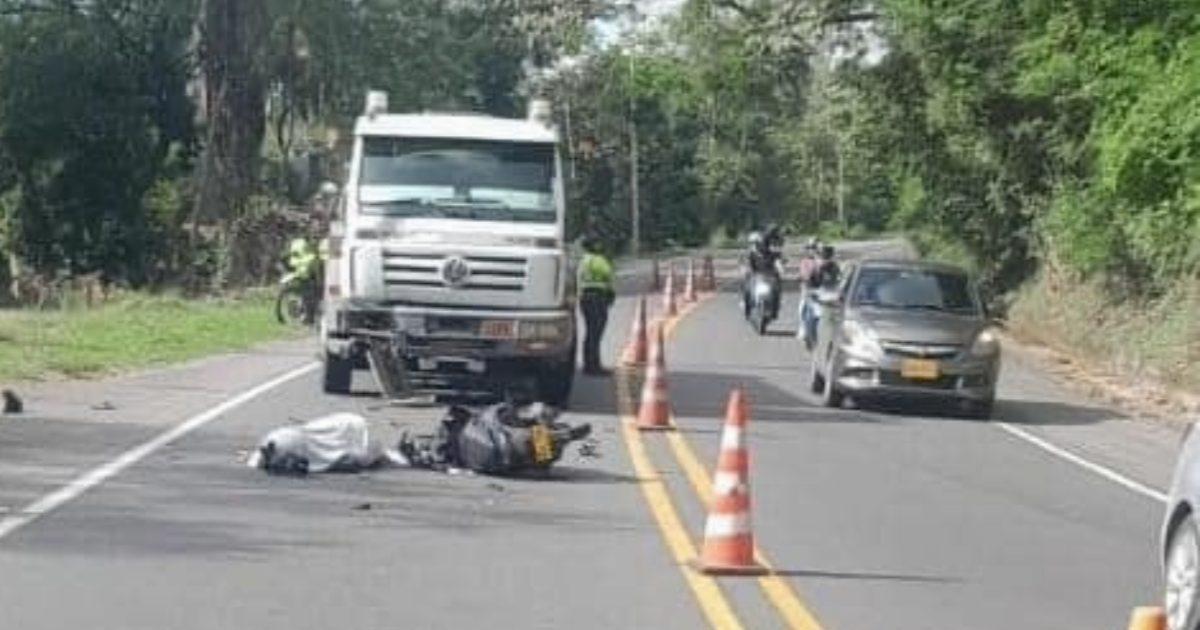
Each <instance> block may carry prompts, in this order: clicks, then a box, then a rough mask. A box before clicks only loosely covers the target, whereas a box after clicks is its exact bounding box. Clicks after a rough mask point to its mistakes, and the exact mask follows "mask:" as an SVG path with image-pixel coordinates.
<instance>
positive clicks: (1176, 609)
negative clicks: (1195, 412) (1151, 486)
mask: <svg viewBox="0 0 1200 630" xmlns="http://www.w3.org/2000/svg"><path fill="white" fill-rule="evenodd" d="M1194 426H1195V425H1190V426H1189V427H1188V432H1187V435H1186V436H1185V437H1184V440H1183V450H1182V451H1180V453H1179V460H1178V461H1177V462H1176V464H1175V475H1174V478H1173V479H1172V481H1171V494H1170V497H1169V498H1168V500H1167V513H1166V518H1165V519H1164V520H1163V530H1162V548H1163V573H1164V576H1163V577H1164V582H1165V583H1166V593H1165V597H1164V600H1165V601H1164V603H1165V604H1166V610H1167V625H1168V626H1169V627H1170V628H1171V630H1197V628H1200V530H1197V516H1196V513H1195V510H1196V508H1198V507H1200V434H1198V433H1197V432H1196V431H1195V430H1194Z"/></svg>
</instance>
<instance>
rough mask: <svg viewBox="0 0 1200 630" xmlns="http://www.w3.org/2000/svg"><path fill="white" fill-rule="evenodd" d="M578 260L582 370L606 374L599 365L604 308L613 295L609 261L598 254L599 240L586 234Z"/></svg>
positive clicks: (606, 308)
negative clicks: (581, 319) (582, 330)
mask: <svg viewBox="0 0 1200 630" xmlns="http://www.w3.org/2000/svg"><path fill="white" fill-rule="evenodd" d="M583 249H584V252H586V253H585V254H584V256H583V259H582V260H580V261H579V307H580V309H581V310H582V311H583V324H584V330H585V333H584V338H583V373H584V374H590V375H597V376H598V375H603V374H606V371H605V370H604V367H603V366H602V365H601V364H600V340H601V338H603V337H604V327H605V326H607V325H608V309H609V307H611V306H612V303H613V300H614V299H615V298H616V295H617V293H616V289H615V287H614V284H613V279H614V274H613V265H612V262H610V261H609V260H608V258H605V256H604V254H603V253H601V249H600V241H599V240H598V239H596V238H595V237H591V236H589V237H587V238H585V239H584V241H583Z"/></svg>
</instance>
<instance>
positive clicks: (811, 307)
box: [797, 240, 841, 350]
mask: <svg viewBox="0 0 1200 630" xmlns="http://www.w3.org/2000/svg"><path fill="white" fill-rule="evenodd" d="M809 250H810V255H811V260H810V263H809V264H808V265H806V266H805V271H804V272H802V273H801V278H800V282H801V286H802V294H801V296H800V328H799V332H798V333H797V336H798V337H800V340H801V341H803V342H804V346H805V347H806V348H808V349H809V350H812V348H813V345H814V344H815V343H816V340H817V324H818V323H819V322H820V319H821V305H820V304H819V303H818V302H817V293H818V292H819V291H821V290H825V289H833V288H836V287H837V284H838V282H839V281H840V279H841V268H840V267H839V266H838V264H837V261H836V260H834V251H833V246H832V245H829V244H822V243H820V242H818V241H815V240H813V241H810V242H809Z"/></svg>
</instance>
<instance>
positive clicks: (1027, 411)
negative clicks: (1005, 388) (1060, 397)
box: [993, 400, 1127, 425]
mask: <svg viewBox="0 0 1200 630" xmlns="http://www.w3.org/2000/svg"><path fill="white" fill-rule="evenodd" d="M1126 417H1127V416H1125V414H1123V413H1121V412H1119V411H1115V410H1113V409H1105V408H1103V407H1090V406H1083V405H1073V404H1070V403H1063V402H1052V401H1042V400H999V401H997V402H996V413H995V415H994V416H993V418H994V419H996V420H1002V421H1004V422H1011V423H1013V424H1028V425H1080V424H1095V423H1097V422H1103V421H1105V420H1118V419H1124V418H1126Z"/></svg>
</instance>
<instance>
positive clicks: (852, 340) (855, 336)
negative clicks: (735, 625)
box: [842, 320, 883, 355]
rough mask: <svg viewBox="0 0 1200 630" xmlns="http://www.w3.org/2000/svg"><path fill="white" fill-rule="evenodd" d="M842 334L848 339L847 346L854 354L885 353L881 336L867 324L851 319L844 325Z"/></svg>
mask: <svg viewBox="0 0 1200 630" xmlns="http://www.w3.org/2000/svg"><path fill="white" fill-rule="evenodd" d="M842 336H843V337H844V338H845V340H846V348H847V350H849V351H850V352H853V353H854V354H867V355H877V354H882V353H883V348H882V347H881V346H880V345H879V338H878V337H876V336H875V333H874V331H872V330H871V329H870V328H868V327H867V326H866V325H864V324H862V323H860V322H857V321H854V320H849V321H847V322H846V323H845V324H843V325H842Z"/></svg>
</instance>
